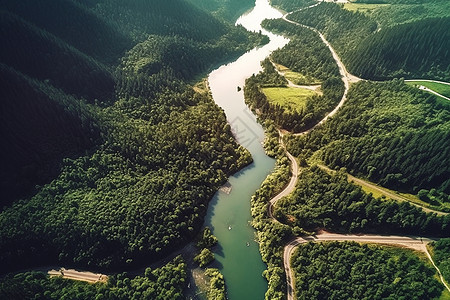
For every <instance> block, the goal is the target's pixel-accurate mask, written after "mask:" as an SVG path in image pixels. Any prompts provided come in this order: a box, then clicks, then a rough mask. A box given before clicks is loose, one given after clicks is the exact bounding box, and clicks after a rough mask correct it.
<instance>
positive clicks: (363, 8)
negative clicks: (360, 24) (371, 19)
mask: <svg viewBox="0 0 450 300" xmlns="http://www.w3.org/2000/svg"><path fill="white" fill-rule="evenodd" d="M389 5H390V4H368V3H345V4H344V8H345V9H347V10H349V11H357V12H360V13H370V12H371V11H372V10H374V9H377V8H379V7H386V6H389Z"/></svg>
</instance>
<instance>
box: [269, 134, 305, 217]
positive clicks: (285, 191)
mask: <svg viewBox="0 0 450 300" xmlns="http://www.w3.org/2000/svg"><path fill="white" fill-rule="evenodd" d="M280 144H281V145H282V146H283V147H285V146H284V143H283V141H282V133H281V132H280ZM284 150H285V151H286V155H287V157H288V158H289V160H290V161H291V175H292V176H291V180H290V181H289V184H288V185H287V186H286V187H285V188H284V189H283V190H282V191H281V192H280V193H279V194H278V195H276V196H275V197H273V198H272V199H271V200H270V202H269V206H268V213H269V217H270V218H272V219H274V220H276V219H275V218H274V216H273V215H272V212H273V206H274V205H275V203H277V201H278V200H280V199H281V198H283V197H286V196H287V195H289V194H290V193H292V192H293V191H294V189H295V186H296V185H297V181H298V175H299V166H298V163H297V159H295V157H294V156H293V155H292V154H291V153H289V151H287V150H286V148H284Z"/></svg>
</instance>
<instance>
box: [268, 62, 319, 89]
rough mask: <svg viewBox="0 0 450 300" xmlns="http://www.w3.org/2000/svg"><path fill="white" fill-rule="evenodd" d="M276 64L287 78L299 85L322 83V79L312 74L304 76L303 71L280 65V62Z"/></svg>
mask: <svg viewBox="0 0 450 300" xmlns="http://www.w3.org/2000/svg"><path fill="white" fill-rule="evenodd" d="M275 66H276V67H277V69H278V71H280V72H281V73H283V75H284V77H286V79H287V80H289V81H291V82H292V83H294V84H297V85H316V84H320V83H321V81H320V80H318V79H316V78H313V77H311V76H304V75H303V74H301V73H298V72H294V71H292V70H291V69H289V68H287V67H285V66H283V65H280V64H275Z"/></svg>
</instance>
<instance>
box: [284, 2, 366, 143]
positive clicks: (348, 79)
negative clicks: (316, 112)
mask: <svg viewBox="0 0 450 300" xmlns="http://www.w3.org/2000/svg"><path fill="white" fill-rule="evenodd" d="M318 4H319V3H317V4H314V5H311V6H309V7H307V8H302V9H299V10H296V11H293V12H289V13H287V14H285V15H284V16H283V20H285V21H286V22H288V23H291V24H294V25H297V26H301V27H304V28H307V29H309V30H312V31H314V32H315V33H317V34H318V35H319V37H320V39H321V40H322V42H323V43H324V44H325V45H326V46H327V47H328V49H330V52H331V54H332V55H333V58H334V60H335V61H336V64H337V65H338V68H339V73H340V74H341V77H342V81H343V82H344V86H345V89H344V94H343V95H342V98H341V101H340V102H339V104H338V105H337V106H336V107H335V108H334V109H333V110H332V111H331V112H330V113H328V114H327V115H326V116H325V117H324V118H323V119H322V120H321V121H320V122H319V123H317V124H316V125H314V126H313V127H311V128H310V129H308V130H305V131H303V132H299V133H295V134H294V135H295V136H299V135H304V134H308V133H309V132H311V131H313V130H314V129H315V128H316V127H318V126H320V125H322V124H323V123H324V122H326V121H327V120H328V118H331V117H332V116H334V115H335V114H336V113H337V111H338V110H339V108H341V107H342V105H344V103H345V100H347V93H348V90H349V88H350V83H354V82H358V81H360V80H362V79H361V78H359V77H356V76H355V75H352V74H350V73H349V72H348V71H347V68H346V67H345V65H344V63H343V62H342V60H341V58H340V57H339V55H338V54H337V53H336V51H335V50H334V48H333V47H332V46H331V44H330V43H329V42H328V41H327V39H326V38H325V37H324V35H323V34H322V33H321V32H320V31H319V30H317V29H316V28H314V27H311V26H307V25H304V24H300V23H298V22H295V21H292V20H289V19H288V16H289V15H291V14H293V13H294V12H297V11H300V10H304V9H309V8H312V7H314V6H317V5H318Z"/></svg>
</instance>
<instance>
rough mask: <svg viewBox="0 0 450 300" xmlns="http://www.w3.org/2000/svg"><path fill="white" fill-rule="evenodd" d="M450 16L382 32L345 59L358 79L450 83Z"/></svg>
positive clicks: (367, 39) (366, 40) (370, 37)
mask: <svg viewBox="0 0 450 300" xmlns="http://www.w3.org/2000/svg"><path fill="white" fill-rule="evenodd" d="M448 28H450V17H447V18H433V19H424V20H420V21H416V22H414V23H406V24H401V25H397V26H395V27H389V28H386V29H384V28H383V29H382V30H381V31H379V32H377V33H375V34H373V35H371V36H369V37H368V38H366V39H365V40H364V42H362V43H360V44H359V45H358V46H357V47H356V49H355V50H354V51H353V53H349V54H348V55H347V56H346V61H347V62H348V68H349V69H350V70H351V71H352V72H353V73H354V74H355V75H357V76H359V77H362V78H367V79H373V80H385V79H388V78H394V77H404V78H435V79H438V80H444V81H450V53H449V52H448V49H449V48H450V32H449V30H448Z"/></svg>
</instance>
